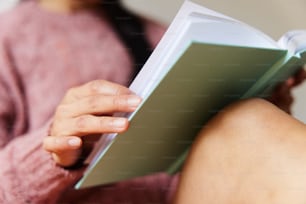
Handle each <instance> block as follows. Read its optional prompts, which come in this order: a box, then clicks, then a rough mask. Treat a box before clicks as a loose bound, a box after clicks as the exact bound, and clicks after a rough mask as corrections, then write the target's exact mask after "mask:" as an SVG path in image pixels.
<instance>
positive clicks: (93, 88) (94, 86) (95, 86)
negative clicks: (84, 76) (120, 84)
mask: <svg viewBox="0 0 306 204" xmlns="http://www.w3.org/2000/svg"><path fill="white" fill-rule="evenodd" d="M104 83H105V80H94V81H91V82H89V83H88V86H89V89H90V92H92V93H96V92H98V91H99V89H100V87H101V86H103V84H104Z"/></svg>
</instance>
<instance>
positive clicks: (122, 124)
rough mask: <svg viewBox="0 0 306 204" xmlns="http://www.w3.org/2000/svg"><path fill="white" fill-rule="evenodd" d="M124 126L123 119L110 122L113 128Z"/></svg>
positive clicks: (124, 120)
mask: <svg viewBox="0 0 306 204" xmlns="http://www.w3.org/2000/svg"><path fill="white" fill-rule="evenodd" d="M125 124H126V119H123V118H118V119H114V120H113V122H112V125H113V126H115V127H119V128H121V127H124V126H125Z"/></svg>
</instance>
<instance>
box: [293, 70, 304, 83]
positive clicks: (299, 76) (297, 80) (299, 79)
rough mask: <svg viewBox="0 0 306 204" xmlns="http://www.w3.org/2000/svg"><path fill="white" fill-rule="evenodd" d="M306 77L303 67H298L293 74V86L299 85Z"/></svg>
mask: <svg viewBox="0 0 306 204" xmlns="http://www.w3.org/2000/svg"><path fill="white" fill-rule="evenodd" d="M305 79H306V71H305V70H304V69H300V70H299V71H298V72H297V73H296V74H295V75H294V86H297V85H300V84H301V83H302V82H303V81H304V80H305Z"/></svg>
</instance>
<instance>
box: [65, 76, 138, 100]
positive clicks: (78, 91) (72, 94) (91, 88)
mask: <svg viewBox="0 0 306 204" xmlns="http://www.w3.org/2000/svg"><path fill="white" fill-rule="evenodd" d="M97 94H103V95H121V94H132V91H131V90H129V89H128V88H127V87H124V86H122V85H119V84H116V83H112V82H109V81H105V80H95V81H91V82H88V83H86V84H84V85H81V86H78V87H74V88H71V89H69V90H68V92H67V94H66V95H65V97H64V99H63V101H62V103H71V102H73V101H76V100H78V99H80V98H83V97H86V96H91V95H97Z"/></svg>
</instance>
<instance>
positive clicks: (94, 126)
mask: <svg viewBox="0 0 306 204" xmlns="http://www.w3.org/2000/svg"><path fill="white" fill-rule="evenodd" d="M128 124H129V122H128V120H127V119H126V118H121V117H111V116H93V115H82V116H80V117H76V118H71V119H70V120H63V121H58V122H56V123H53V127H52V130H51V131H52V132H51V134H52V135H54V136H69V135H75V136H84V135H89V134H103V133H120V132H124V131H126V130H127V128H128Z"/></svg>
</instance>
